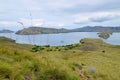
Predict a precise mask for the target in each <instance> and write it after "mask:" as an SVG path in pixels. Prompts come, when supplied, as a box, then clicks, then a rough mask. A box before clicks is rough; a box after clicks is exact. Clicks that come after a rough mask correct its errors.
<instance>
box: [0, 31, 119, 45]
mask: <svg viewBox="0 0 120 80" xmlns="http://www.w3.org/2000/svg"><path fill="white" fill-rule="evenodd" d="M0 36H4V37H7V38H11V39H13V40H15V41H16V43H20V44H32V45H41V46H42V45H51V46H63V45H69V44H75V43H79V42H80V40H81V39H84V38H99V37H98V35H97V32H71V33H57V34H36V35H17V34H15V33H0ZM100 39H102V38H100ZM102 40H103V41H104V42H106V43H109V44H113V45H120V33H113V34H112V35H111V36H110V37H109V38H108V39H102Z"/></svg>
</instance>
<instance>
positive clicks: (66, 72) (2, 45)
mask: <svg viewBox="0 0 120 80" xmlns="http://www.w3.org/2000/svg"><path fill="white" fill-rule="evenodd" d="M81 42H82V44H81V43H78V44H72V45H67V46H50V47H47V46H37V51H34V49H35V50H36V46H33V45H27V44H16V43H15V41H13V40H11V39H8V38H5V37H0V80H6V79H8V80H82V79H81V77H80V76H79V74H78V73H77V72H76V71H75V67H78V68H79V69H82V72H83V74H84V75H85V76H87V77H88V78H89V79H90V80H95V79H97V80H120V62H119V61H120V46H117V45H110V44H106V43H104V42H103V41H101V40H99V39H87V38H86V39H83V40H82V41H81ZM91 47H92V48H91ZM92 69H93V70H94V73H90V70H92Z"/></svg>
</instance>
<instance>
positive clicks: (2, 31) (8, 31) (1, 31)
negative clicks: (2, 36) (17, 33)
mask: <svg viewBox="0 0 120 80" xmlns="http://www.w3.org/2000/svg"><path fill="white" fill-rule="evenodd" d="M13 32H14V31H11V30H7V29H3V30H0V33H13Z"/></svg>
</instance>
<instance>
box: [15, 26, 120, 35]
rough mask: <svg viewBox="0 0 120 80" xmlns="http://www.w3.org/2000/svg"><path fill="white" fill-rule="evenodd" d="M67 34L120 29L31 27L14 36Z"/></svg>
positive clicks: (116, 28) (118, 28)
mask: <svg viewBox="0 0 120 80" xmlns="http://www.w3.org/2000/svg"><path fill="white" fill-rule="evenodd" d="M69 32H120V27H119V26H118V27H106V26H85V27H82V28H76V29H65V28H61V29H56V28H46V27H37V26H31V27H28V28H24V29H22V30H18V31H17V32H16V34H18V35H33V34H55V33H69Z"/></svg>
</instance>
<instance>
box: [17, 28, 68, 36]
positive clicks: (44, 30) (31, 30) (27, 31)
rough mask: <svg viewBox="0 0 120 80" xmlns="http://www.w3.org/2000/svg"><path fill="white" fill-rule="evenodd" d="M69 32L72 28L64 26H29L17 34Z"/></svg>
mask: <svg viewBox="0 0 120 80" xmlns="http://www.w3.org/2000/svg"><path fill="white" fill-rule="evenodd" d="M67 32H70V30H67V29H64V28H61V29H56V28H43V27H29V28H24V29H22V30H19V31H17V32H16V34H19V35H29V34H53V33H67Z"/></svg>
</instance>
